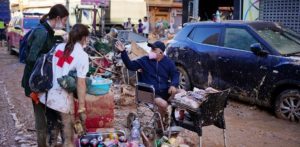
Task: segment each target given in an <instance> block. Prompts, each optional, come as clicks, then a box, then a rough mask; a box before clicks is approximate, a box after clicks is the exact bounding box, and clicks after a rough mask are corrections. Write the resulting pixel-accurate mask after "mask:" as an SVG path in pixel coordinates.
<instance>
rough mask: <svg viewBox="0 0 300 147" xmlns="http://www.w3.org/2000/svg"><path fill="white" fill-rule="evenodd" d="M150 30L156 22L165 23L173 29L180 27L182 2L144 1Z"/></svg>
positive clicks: (165, 0) (177, 0) (171, 0)
mask: <svg viewBox="0 0 300 147" xmlns="http://www.w3.org/2000/svg"><path fill="white" fill-rule="evenodd" d="M145 1H146V3H147V7H148V16H149V18H150V19H149V20H150V25H151V29H153V28H154V27H155V24H156V23H157V22H158V21H161V20H162V21H167V22H169V24H170V25H172V27H173V28H174V29H176V28H177V27H179V26H181V25H182V0H145Z"/></svg>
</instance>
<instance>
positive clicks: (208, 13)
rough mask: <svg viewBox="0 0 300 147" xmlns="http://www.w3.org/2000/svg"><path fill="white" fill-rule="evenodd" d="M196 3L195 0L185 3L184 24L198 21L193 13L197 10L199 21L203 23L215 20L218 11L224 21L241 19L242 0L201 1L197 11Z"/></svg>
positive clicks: (188, 0) (187, 0)
mask: <svg viewBox="0 0 300 147" xmlns="http://www.w3.org/2000/svg"><path fill="white" fill-rule="evenodd" d="M195 2H196V1H195V0H186V1H183V15H182V16H183V17H182V21H183V22H189V21H191V18H193V19H197V18H195V16H194V15H195V13H194V12H193V11H195V10H198V13H197V12H196V14H197V16H199V17H200V18H199V19H200V20H201V21H205V20H213V19H214V15H215V13H216V11H217V10H219V11H220V12H221V17H222V19H223V20H224V19H226V20H228V19H241V15H240V14H241V10H242V6H241V3H242V0H199V1H197V3H198V7H197V6H196V7H197V9H195V6H194V3H195ZM197 3H195V4H197Z"/></svg>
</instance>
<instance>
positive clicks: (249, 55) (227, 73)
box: [217, 27, 270, 102]
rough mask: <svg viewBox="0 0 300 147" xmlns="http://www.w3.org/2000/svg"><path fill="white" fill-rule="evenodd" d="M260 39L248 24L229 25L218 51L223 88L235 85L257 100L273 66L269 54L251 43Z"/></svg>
mask: <svg viewBox="0 0 300 147" xmlns="http://www.w3.org/2000/svg"><path fill="white" fill-rule="evenodd" d="M254 43H260V42H259V41H258V39H257V38H256V37H255V35H254V33H253V32H251V31H250V29H249V28H247V27H226V28H225V29H224V32H223V39H222V46H223V47H221V48H220V54H218V57H217V58H218V59H217V62H218V67H219V70H220V79H221V80H220V81H221V82H220V83H221V85H222V87H223V88H232V90H233V91H232V92H233V93H238V94H239V95H241V96H242V97H244V100H246V101H251V102H253V99H247V98H251V97H257V94H258V93H257V92H258V91H259V88H260V86H261V85H262V83H263V82H264V80H265V78H266V75H267V73H268V70H270V63H269V61H270V60H269V58H270V57H269V56H258V55H255V54H254V53H253V52H252V51H251V48H250V46H251V45H252V44H254Z"/></svg>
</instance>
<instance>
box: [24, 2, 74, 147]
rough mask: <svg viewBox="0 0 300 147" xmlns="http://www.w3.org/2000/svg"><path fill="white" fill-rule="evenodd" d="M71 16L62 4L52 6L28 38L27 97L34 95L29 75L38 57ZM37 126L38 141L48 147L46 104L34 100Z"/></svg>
mask: <svg viewBox="0 0 300 147" xmlns="http://www.w3.org/2000/svg"><path fill="white" fill-rule="evenodd" d="M68 16H69V12H68V10H67V9H66V8H65V7H64V6H63V5H61V4H57V5H54V6H53V7H51V9H50V11H49V13H48V14H46V15H44V16H43V17H42V19H41V20H40V24H39V26H40V27H38V29H35V30H33V31H32V34H31V35H30V36H31V37H30V38H29V40H28V45H29V47H28V50H26V54H27V58H26V60H25V63H26V65H25V69H24V74H23V78H22V87H23V88H24V90H25V95H26V96H27V97H30V95H31V97H33V93H32V92H31V90H30V87H29V77H30V75H31V73H32V71H33V67H34V64H35V62H36V60H37V59H38V57H40V56H41V55H42V54H44V53H47V52H49V51H50V50H51V48H52V46H53V45H54V43H55V40H54V29H62V28H64V26H65V25H66V22H67V19H68ZM33 109H34V117H35V128H36V133H37V143H38V146H39V147H46V134H47V133H46V126H47V125H46V119H45V106H44V105H43V104H41V103H35V102H33Z"/></svg>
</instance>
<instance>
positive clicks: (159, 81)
mask: <svg viewBox="0 0 300 147" xmlns="http://www.w3.org/2000/svg"><path fill="white" fill-rule="evenodd" d="M121 57H122V60H123V62H124V64H125V66H126V67H127V68H128V69H129V70H132V71H137V70H138V69H142V73H141V74H140V76H139V82H143V83H147V84H151V85H154V88H155V93H156V94H157V93H161V92H167V91H168V89H169V87H170V86H175V87H178V84H179V72H178V71H177V69H176V66H175V64H174V62H173V61H172V60H171V59H170V58H169V57H167V56H164V58H163V59H162V60H160V61H156V60H151V59H149V57H148V56H143V57H141V58H140V59H137V60H134V61H131V60H130V59H129V57H128V55H127V52H126V51H123V52H122V53H121Z"/></svg>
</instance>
